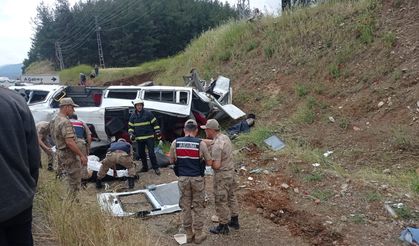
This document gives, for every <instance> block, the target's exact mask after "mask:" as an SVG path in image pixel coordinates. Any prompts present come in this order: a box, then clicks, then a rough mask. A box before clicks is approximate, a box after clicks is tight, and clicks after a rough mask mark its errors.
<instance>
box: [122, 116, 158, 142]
mask: <svg viewBox="0 0 419 246" xmlns="http://www.w3.org/2000/svg"><path fill="white" fill-rule="evenodd" d="M156 131H160V127H159V125H158V124H157V119H156V117H154V115H153V114H152V113H151V112H150V111H147V110H145V109H142V110H141V111H140V112H138V111H137V110H136V111H135V112H134V113H133V114H131V116H130V118H129V122H128V132H129V133H130V134H134V136H135V140H137V141H139V140H145V139H149V138H154V133H155V132H156Z"/></svg>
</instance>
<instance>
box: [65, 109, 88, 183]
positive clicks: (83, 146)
mask: <svg viewBox="0 0 419 246" xmlns="http://www.w3.org/2000/svg"><path fill="white" fill-rule="evenodd" d="M68 118H69V120H70V122H71V125H73V128H74V133H75V134H76V137H77V140H76V144H77V147H79V149H80V150H81V152H82V153H83V154H84V155H86V156H88V155H89V150H90V146H91V145H92V132H91V131H90V129H89V127H88V126H87V124H86V123H85V122H84V121H81V120H79V119H78V117H77V114H72V115H70V116H69V117H68ZM81 177H82V179H88V178H89V173H88V171H87V166H82V168H81ZM83 185H84V186H85V185H86V184H85V183H83Z"/></svg>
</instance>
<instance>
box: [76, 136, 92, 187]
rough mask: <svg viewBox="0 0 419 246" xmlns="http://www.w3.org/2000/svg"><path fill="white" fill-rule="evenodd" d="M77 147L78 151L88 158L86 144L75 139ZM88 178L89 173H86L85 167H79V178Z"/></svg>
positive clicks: (81, 140)
mask: <svg viewBox="0 0 419 246" xmlns="http://www.w3.org/2000/svg"><path fill="white" fill-rule="evenodd" d="M76 144H77V147H78V148H79V149H80V151H81V152H82V153H83V154H84V155H85V156H88V153H89V151H88V149H87V143H86V141H85V140H83V139H77V140H76ZM89 177H90V175H89V173H88V172H87V165H86V166H81V178H82V179H88V178H89Z"/></svg>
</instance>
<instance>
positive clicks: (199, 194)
mask: <svg viewBox="0 0 419 246" xmlns="http://www.w3.org/2000/svg"><path fill="white" fill-rule="evenodd" d="M178 186H179V192H180V198H179V206H180V208H181V209H182V220H183V227H184V228H185V229H188V228H192V224H193V229H194V230H202V227H203V226H204V208H205V205H204V204H205V180H204V177H186V176H180V177H179V179H178ZM192 211H193V213H194V219H193V220H192ZM192 221H193V222H192Z"/></svg>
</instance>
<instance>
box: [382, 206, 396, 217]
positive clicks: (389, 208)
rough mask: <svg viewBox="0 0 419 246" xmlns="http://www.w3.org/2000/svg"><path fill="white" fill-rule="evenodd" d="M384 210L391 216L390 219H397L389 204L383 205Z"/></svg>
mask: <svg viewBox="0 0 419 246" xmlns="http://www.w3.org/2000/svg"><path fill="white" fill-rule="evenodd" d="M384 208H385V209H386V210H387V212H388V213H389V214H390V215H391V217H393V218H395V219H397V218H398V217H399V216H398V215H397V213H396V211H394V209H393V208H392V207H390V205H389V204H387V203H385V204H384Z"/></svg>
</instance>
